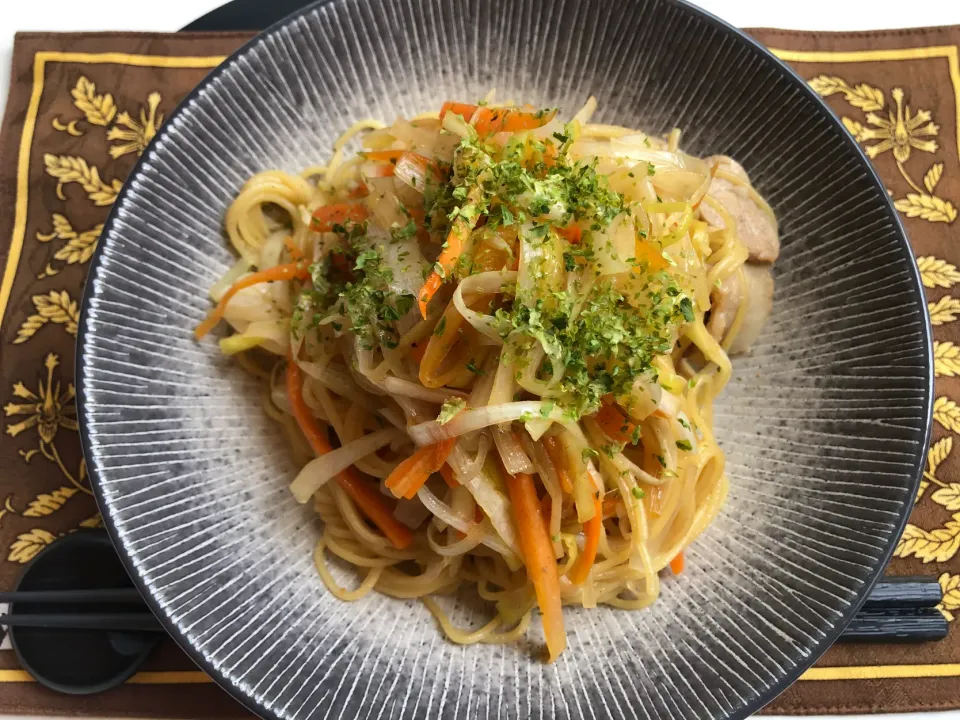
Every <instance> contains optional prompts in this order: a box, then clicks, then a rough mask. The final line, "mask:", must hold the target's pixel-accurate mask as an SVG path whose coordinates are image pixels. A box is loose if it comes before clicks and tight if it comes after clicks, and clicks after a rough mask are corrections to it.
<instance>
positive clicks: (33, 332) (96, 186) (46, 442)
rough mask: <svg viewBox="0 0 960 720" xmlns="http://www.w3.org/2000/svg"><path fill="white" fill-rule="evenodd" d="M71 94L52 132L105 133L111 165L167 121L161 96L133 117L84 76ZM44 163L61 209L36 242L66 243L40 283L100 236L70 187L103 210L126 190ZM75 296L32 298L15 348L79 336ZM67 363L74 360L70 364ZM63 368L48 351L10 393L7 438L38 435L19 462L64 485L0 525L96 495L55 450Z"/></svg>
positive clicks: (44, 534) (63, 419)
mask: <svg viewBox="0 0 960 720" xmlns="http://www.w3.org/2000/svg"><path fill="white" fill-rule="evenodd" d="M70 95H71V97H72V100H73V105H74V107H75V111H76V113H77V114H76V116H74V117H62V116H57V117H55V118H54V119H53V121H52V122H51V126H52V128H53V129H54V130H56V131H58V132H63V133H64V134H65V135H67V136H69V137H70V138H80V137H83V136H85V135H87V134H88V133H89V132H92V131H99V132H103V133H104V135H105V137H104V142H103V143H102V145H103V147H105V148H106V151H107V153H108V154H109V156H110V157H111V158H113V159H117V158H120V157H123V156H124V155H128V154H129V155H134V156H139V155H140V154H141V153H142V152H143V151H144V149H146V146H147V144H148V143H149V142H150V140H151V139H153V136H154V135H155V134H156V132H157V128H158V127H159V125H160V123H161V122H162V121H163V114H162V113H160V112H159V107H160V103H161V101H162V96H161V94H160V93H159V92H151V93H149V95H147V98H146V104H145V105H143V106H141V107H140V108H139V109H138V111H137V116H136V119H135V118H134V116H133V115H131V114H130V113H129V112H127V111H120V110H119V108H118V107H117V103H116V101H115V100H114V97H113V95H112V94H111V93H109V92H101V91H100V90H98V88H97V85H96V84H95V83H94V82H93V81H92V80H90V79H89V78H88V77H87V76H85V75H82V74H81V75H79V76H78V77H77V79H76V81H75V84H74V85H73V88H72V90H71V91H70ZM43 162H44V167H45V172H46V175H47V176H48V180H49V182H50V183H51V184H52V185H53V186H54V187H55V192H56V197H57V199H58V200H59V201H61V203H62V207H58V208H57V209H56V211H55V212H52V213H51V215H50V232H37V233H36V235H35V238H34V239H35V240H36V242H38V243H52V242H58V243H62V244H60V245H59V247H58V248H57V250H56V252H55V253H54V254H53V260H54V261H56V264H54V263H47V265H46V267H45V268H44V269H43V271H41V272H40V273H39V274H37V276H36V279H37V280H38V281H41V280H46V279H47V278H50V277H53V276H55V275H58V274H59V273H60V272H61V270H62V269H63V268H64V266H67V265H84V264H86V263H87V262H89V260H90V258H91V257H93V253H94V251H95V250H96V247H97V241H98V240H99V238H100V233H101V231H102V230H103V223H97V224H95V225H94V226H93V227H90V228H87V229H80V230H78V229H75V228H74V225H73V223H72V222H71V221H70V219H69V218H68V215H67V213H69V211H70V208H71V203H75V202H77V201H76V200H74V199H70V198H68V195H67V194H66V188H67V186H69V185H71V184H76V185H77V186H79V187H80V188H81V189H82V191H83V193H84V194H85V195H86V198H85V199H83V200H81V201H80V202H84V201H85V202H89V203H92V204H93V205H94V206H95V207H102V208H108V207H109V206H110V205H112V204H113V202H114V201H115V200H116V198H117V194H118V193H119V191H120V189H121V187H122V186H123V182H122V180H120V179H116V178H114V179H110V180H106V179H104V177H103V174H102V173H101V171H100V169H99V167H98V165H97V164H96V163H97V162H98V160H97V159H95V158H87V157H83V156H81V155H79V154H76V155H74V154H56V153H46V154H44V156H43ZM73 197H75V196H73ZM38 284H39V283H38ZM71 290H72V288H71V289H68V288H67V287H60V288H56V287H54V288H52V289H45V290H44V291H43V292H40V293H38V294H35V295H33V296H32V297H31V298H30V299H31V302H32V303H33V310H34V312H33V313H32V314H30V315H29V316H28V317H27V319H26V320H24V321H23V322H22V323H21V324H20V326H19V328H18V329H17V334H16V338H15V339H14V340H13V344H15V345H22V344H24V343H28V342H30V341H31V340H32V339H34V338H35V337H36V336H37V334H38V333H40V332H42V331H43V329H44V328H46V327H48V326H58V327H59V328H61V330H62V331H63V332H66V333H67V334H68V335H71V336H73V337H76V335H77V326H78V323H79V319H80V317H79V316H80V307H79V297H75V296H74V295H72V294H71ZM67 361H68V362H72V361H73V358H68V359H67ZM60 364H61V358H60V357H59V356H58V355H57V354H56V353H48V354H47V355H46V357H45V358H44V361H43V369H44V371H45V372H44V373H41V374H40V378H39V383H38V384H37V389H36V390H35V391H34V390H32V389H29V388H28V383H29V382H31V380H29V379H27V378H28V377H29V376H27V375H25V377H24V379H22V380H18V381H17V382H15V383H14V384H13V387H12V394H13V396H14V397H15V398H17V399H18V400H23V401H24V402H10V403H8V404H7V405H6V406H4V408H3V413H4V418H5V428H4V430H5V432H6V434H7V435H9V436H11V437H15V438H16V437H22V436H23V434H24V433H35V435H36V438H35V439H36V445H35V446H33V447H30V448H29V449H22V448H21V449H19V450H18V454H19V456H20V458H21V460H22V461H23V462H25V463H30V462H34V461H36V460H37V458H38V457H41V458H43V459H45V460H46V461H48V462H50V463H51V464H52V467H53V469H55V471H56V473H58V474H59V478H60V485H59V487H53V488H48V489H45V490H44V491H42V492H40V493H39V494H37V495H36V496H35V497H34V498H33V499H32V500H28V501H26V503H25V505H24V506H23V508H22V509H21V510H18V509H17V507H16V503H15V502H14V498H13V496H8V497H6V498H5V499H4V501H3V508H2V509H0V523H2V521H3V519H4V517H5V516H8V515H19V516H20V517H21V518H34V519H39V518H45V517H49V516H51V515H53V514H55V513H57V512H58V511H59V510H61V509H62V508H64V507H65V506H67V505H68V503H69V502H70V500H71V498H73V497H75V496H77V495H78V494H80V495H91V494H92V493H91V491H90V487H89V481H88V478H87V472H86V465H85V464H84V461H83V459H82V458H81V459H80V461H79V464H78V466H77V467H76V468H71V467H67V465H66V464H65V462H64V460H63V458H62V456H61V453H60V451H59V450H58V449H57V436H58V434H59V433H61V432H71V433H76V432H77V419H76V412H77V411H76V405H75V390H74V386H73V383H69V382H68V383H63V382H62V381H61V380H60V378H59V366H60ZM25 370H26V368H25ZM74 441H75V439H74ZM101 525H102V521H101V518H100V516H99V514H95V515H92V516H91V517H89V518H87V519H86V520H83V521H82V522H80V523H79V525H78V526H77V527H100V526H101ZM57 536H58V535H57V534H54V533H53V532H51V531H50V530H48V529H45V528H43V527H34V528H32V529H30V530H28V531H27V532H22V533H20V534H18V535H17V536H16V538H15V539H14V541H13V542H12V543H10V545H9V547H8V548H7V549H6V560H7V561H8V562H14V563H26V562H29V561H30V560H32V559H33V558H34V557H35V556H36V554H37V553H38V552H40V550H42V549H43V548H44V547H45V546H46V545H48V544H49V543H51V542H53V541H54V540H55V539H56V538H57Z"/></svg>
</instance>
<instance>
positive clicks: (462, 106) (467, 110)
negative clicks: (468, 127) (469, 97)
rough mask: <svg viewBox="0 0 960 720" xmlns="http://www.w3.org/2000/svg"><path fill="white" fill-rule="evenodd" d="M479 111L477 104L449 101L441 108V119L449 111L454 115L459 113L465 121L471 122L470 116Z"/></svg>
mask: <svg viewBox="0 0 960 720" xmlns="http://www.w3.org/2000/svg"><path fill="white" fill-rule="evenodd" d="M476 111H477V106H476V105H470V104H469V103H458V102H453V101H448V102H445V103H444V104H443V106H442V107H441V108H440V119H441V120H443V118H444V116H445V115H446V114H447V113H448V112H449V113H453V114H454V115H459V116H460V117H462V118H463V119H464V120H465V121H467V122H470V118H472V117H473V114H474V113H475V112H476Z"/></svg>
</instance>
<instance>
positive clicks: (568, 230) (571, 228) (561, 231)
mask: <svg viewBox="0 0 960 720" xmlns="http://www.w3.org/2000/svg"><path fill="white" fill-rule="evenodd" d="M554 230H556V231H557V235H559V236H560V237H562V238H566V240H567V242H569V243H570V244H571V245H579V244H580V241H581V240H582V239H583V231H582V230H581V229H580V226H579V225H567V227H565V228H554Z"/></svg>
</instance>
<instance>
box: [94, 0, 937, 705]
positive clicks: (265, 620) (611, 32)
mask: <svg viewBox="0 0 960 720" xmlns="http://www.w3.org/2000/svg"><path fill="white" fill-rule="evenodd" d="M491 87H496V88H497V90H498V94H499V96H500V97H510V98H515V99H517V100H519V101H525V102H530V103H532V104H534V105H537V106H558V107H560V108H562V109H563V111H564V112H566V113H568V114H569V113H572V112H574V111H575V110H576V109H577V108H579V106H580V105H581V104H582V103H583V101H585V100H586V98H587V97H588V96H589V95H591V94H594V95H596V96H597V98H598V99H599V102H600V107H599V113H598V116H597V119H598V121H599V122H617V123H621V124H625V125H630V126H635V127H642V128H644V129H647V130H651V131H666V130H668V129H669V128H671V127H673V126H678V127H681V128H683V130H684V135H683V138H684V139H683V145H684V147H685V148H686V149H687V150H688V151H691V152H694V153H699V154H703V155H707V154H716V153H723V154H727V155H731V156H733V157H734V158H736V159H737V160H739V161H740V162H741V163H742V164H743V165H744V166H745V167H746V168H747V170H748V171H749V173H750V175H751V178H752V179H753V181H754V184H755V185H756V186H757V188H758V190H759V191H760V192H761V193H762V194H763V195H764V196H765V197H766V198H767V199H768V200H769V202H770V203H771V205H772V206H773V207H774V209H775V211H776V213H777V215H778V217H779V221H780V227H781V235H782V241H783V252H782V256H781V258H780V260H779V261H778V263H777V264H776V266H775V275H776V295H775V309H774V318H773V319H772V321H771V322H770V324H769V326H768V327H767V329H766V330H765V332H764V334H763V335H762V336H761V338H760V340H759V341H758V343H757V345H756V346H755V348H754V349H753V351H752V353H751V354H750V355H749V356H747V357H744V358H741V359H739V360H738V361H737V362H736V363H735V373H734V380H733V381H732V382H731V383H730V385H729V386H728V388H727V389H726V391H725V392H724V394H723V395H722V396H721V398H720V400H719V402H718V405H717V409H716V426H717V427H716V434H717V437H718V438H719V440H720V442H721V444H722V446H723V448H724V450H725V451H726V452H727V460H728V462H727V472H728V474H729V477H730V485H731V487H730V493H729V498H728V500H727V504H726V506H725V508H724V510H723V511H722V512H721V514H720V516H719V517H718V518H717V520H716V521H715V522H714V524H713V525H712V526H711V527H710V528H709V529H708V530H707V531H706V533H705V534H704V535H703V536H702V537H701V538H700V539H699V540H698V541H697V542H696V543H695V544H694V545H693V547H692V549H691V551H690V552H689V555H688V570H687V571H686V572H685V573H684V575H683V576H682V577H681V578H679V579H677V580H674V579H667V580H666V581H665V582H664V588H663V595H662V597H661V599H660V600H659V601H658V602H657V603H656V604H655V605H654V606H652V607H651V608H649V609H648V610H645V611H638V612H625V611H619V610H614V609H610V608H599V609H596V610H590V611H584V610H568V611H567V613H566V616H567V624H568V632H569V633H570V647H569V650H568V651H567V652H566V653H565V654H564V655H563V656H562V657H561V659H560V660H559V662H558V663H556V664H555V665H551V666H547V665H544V664H542V663H540V662H537V661H534V660H531V653H532V652H533V647H534V645H535V644H536V643H538V642H540V638H539V631H533V632H531V633H530V640H529V641H528V642H525V643H521V644H519V645H516V646H506V647H501V646H490V645H474V646H469V647H462V646H456V645H453V644H451V643H449V642H447V641H446V640H445V639H444V638H443V636H442V634H441V633H440V631H439V629H438V628H437V627H436V626H435V623H434V621H433V620H432V618H431V616H430V615H429V613H428V612H427V611H426V609H425V608H424V607H423V606H422V605H420V604H419V603H416V602H402V601H397V600H392V599H388V598H386V597H382V596H379V595H372V596H369V597H367V598H366V599H364V600H362V601H360V602H358V603H353V604H347V603H342V602H340V601H339V600H337V599H335V598H333V597H331V596H330V595H329V594H328V593H327V592H326V591H325V590H324V588H323V586H322V584H321V582H320V580H319V579H318V577H317V576H316V573H315V570H314V568H313V563H312V558H311V556H312V552H313V546H314V543H315V540H316V538H317V526H316V520H315V518H314V516H313V515H312V513H311V512H309V511H308V510H304V509H303V508H301V507H300V506H298V505H296V503H295V502H294V501H293V499H292V497H291V496H290V495H289V493H288V491H287V489H286V486H287V484H288V482H289V480H290V479H291V478H292V477H293V474H294V472H295V468H293V467H292V466H291V464H290V462H289V460H288V459H287V454H286V447H285V444H284V441H283V439H282V437H281V435H280V433H279V432H278V431H277V428H276V427H274V425H273V423H272V421H270V420H269V419H268V418H267V417H266V415H265V413H264V412H263V409H262V406H261V393H262V389H261V387H260V386H259V385H258V384H257V383H256V382H254V381H253V380H252V379H250V378H249V377H248V376H246V375H245V374H243V373H242V372H240V371H239V370H237V369H236V368H235V367H233V366H232V365H231V363H230V362H229V361H228V360H227V359H225V358H223V357H222V356H221V355H220V353H219V350H218V348H217V346H216V342H215V341H214V340H207V341H204V342H202V343H196V342H194V340H193V335H192V329H193V327H194V326H195V325H196V324H197V323H198V322H199V321H200V320H201V319H202V318H203V316H204V314H205V313H206V311H207V310H208V308H209V299H208V296H207V290H208V288H209V287H210V285H211V284H212V283H213V282H214V281H215V280H217V279H218V278H219V276H220V275H221V274H222V273H223V272H225V271H226V270H227V268H228V267H229V266H230V265H231V264H232V262H233V258H232V256H231V254H230V252H229V251H228V250H227V245H226V243H225V241H224V237H223V233H222V230H221V227H222V222H223V216H224V212H225V209H226V207H227V205H228V204H229V202H230V201H231V199H232V198H233V196H234V195H235V193H236V192H237V190H238V188H239V187H240V186H241V185H242V184H243V183H244V182H245V180H246V179H247V178H248V177H249V176H251V175H252V174H254V173H256V172H258V171H260V170H264V169H268V168H282V169H285V170H289V171H298V170H300V169H302V168H303V167H305V166H307V165H311V164H316V163H317V162H319V161H322V160H324V159H325V158H327V157H329V155H330V148H331V146H332V143H333V141H334V140H335V139H336V138H337V137H338V136H339V134H340V133H341V132H342V131H343V130H345V129H346V128H347V127H348V126H350V125H351V124H352V123H353V122H354V121H355V120H357V119H360V118H365V117H374V118H378V119H381V120H384V121H387V122H389V121H391V120H392V119H393V118H394V117H395V116H397V115H403V116H408V117H409V116H411V115H414V114H416V113H418V112H421V111H423V110H424V109H428V108H435V107H438V106H439V104H440V103H441V102H442V101H444V100H446V99H451V98H453V99H469V98H475V97H480V96H482V95H483V94H485V93H486V92H487V90H489V89H490V88H491ZM924 312H925V308H924V304H923V301H922V296H921V293H920V289H919V282H918V279H917V276H916V272H915V269H914V266H913V262H912V257H911V255H910V251H909V249H908V246H907V244H906V241H905V239H904V237H903V234H902V230H901V229H900V227H899V224H898V221H897V219H896V217H895V215H894V213H893V211H892V209H891V207H890V205H889V202H888V200H887V198H886V195H885V193H884V191H883V188H882V186H881V185H880V184H879V182H878V180H877V179H876V177H875V175H874V174H873V172H872V171H871V170H870V168H869V166H868V165H867V163H866V161H865V160H864V158H863V156H862V154H861V153H860V152H859V150H858V149H857V148H856V146H855V145H854V143H853V142H852V141H851V140H850V139H849V138H848V137H847V136H846V135H845V134H844V131H843V130H842V129H841V127H840V125H839V123H838V122H837V121H836V120H835V119H834V118H833V117H832V116H831V115H830V114H829V112H828V111H827V110H826V109H825V107H824V106H823V104H822V103H821V102H820V101H819V100H817V99H816V98H815V97H814V96H813V94H812V93H811V92H810V91H808V90H807V89H806V88H805V87H804V86H803V84H802V82H801V81H800V80H799V79H797V78H796V77H795V76H793V75H792V74H791V73H790V72H789V71H787V70H786V69H785V68H784V67H783V66H781V65H780V64H779V63H777V62H776V61H775V60H774V59H773V58H772V56H770V55H769V54H767V53H766V52H765V51H763V50H761V49H760V48H759V47H757V46H756V45H755V44H753V43H752V41H750V40H748V39H746V38H745V37H744V36H742V35H740V34H739V33H737V32H736V31H733V30H731V29H730V28H728V27H726V26H724V25H723V24H721V23H719V22H717V21H715V20H714V19H712V18H710V17H708V16H706V15H704V14H702V13H701V12H700V11H697V10H695V9H693V8H690V7H688V6H686V5H681V4H677V3H675V2H671V1H669V0H629V1H626V0H624V1H621V2H619V3H616V4H614V3H612V2H607V1H606V0H581V1H579V2H572V1H571V0H465V1H463V2H457V3H451V2H439V1H438V0H349V1H346V0H340V1H336V2H330V3H326V4H322V5H319V6H315V7H314V8H312V9H309V10H307V11H305V12H303V13H301V14H300V15H298V16H297V17H295V18H294V19H291V20H289V21H287V22H286V23H285V24H283V25H282V26H279V27H276V28H274V29H272V30H270V31H268V32H267V33H266V34H265V35H263V36H261V37H259V38H258V39H257V40H255V41H254V42H253V43H252V44H250V45H249V46H247V47H246V48H245V49H244V50H242V51H241V52H240V53H239V54H238V55H237V56H236V57H235V58H233V59H232V60H231V61H230V62H228V63H227V64H226V65H225V66H223V67H222V68H221V69H219V70H217V71H215V72H214V73H213V74H212V75H211V77H210V78H209V79H208V80H207V81H206V82H205V83H204V84H203V85H202V86H201V87H200V88H199V89H198V90H197V91H196V92H194V94H193V95H191V97H190V98H188V100H187V101H186V102H185V103H184V104H183V105H182V106H181V108H180V110H179V111H178V112H177V113H175V114H174V115H173V116H172V117H171V118H170V119H169V120H168V121H167V123H166V124H165V126H164V127H163V128H162V130H161V132H160V134H159V135H158V137H157V138H156V140H155V142H154V143H153V145H152V146H151V148H150V149H148V151H147V152H146V153H145V154H144V157H143V159H142V161H141V163H140V165H139V166H138V168H137V170H136V171H135V173H134V174H133V175H132V176H131V178H130V180H129V181H128V183H127V185H126V187H125V189H124V191H123V193H122V195H121V197H120V199H119V200H118V202H117V204H116V207H115V209H114V212H113V214H112V216H111V219H110V221H109V223H108V226H107V228H106V230H105V232H104V236H103V240H102V241H101V245H100V250H99V251H98V255H97V257H96V259H95V261H94V264H93V268H92V270H91V275H90V283H89V284H88V291H87V296H86V300H85V307H84V315H83V320H82V328H81V339H80V361H79V363H80V366H79V372H78V377H79V383H80V388H79V391H80V392H79V399H80V406H81V413H80V414H81V419H82V430H83V438H84V443H85V450H86V457H87V461H88V464H89V466H90V471H91V476H92V477H94V478H95V479H96V485H97V492H98V497H99V500H100V503H101V508H102V509H103V511H104V515H105V516H106V518H107V521H108V523H109V525H110V527H111V530H112V532H113V534H114V537H115V538H116V539H117V540H118V544H119V545H120V546H121V548H122V553H123V554H124V556H125V559H126V560H127V562H128V564H129V566H130V567H131V569H132V574H133V575H134V577H135V578H136V579H137V581H138V582H139V583H140V584H141V585H142V586H143V587H144V588H145V590H146V592H147V593H148V594H149V595H150V597H151V598H152V602H154V603H155V605H156V608H157V610H158V612H159V614H161V615H162V616H163V617H164V618H165V620H166V621H167V623H168V625H169V627H170V629H171V630H172V632H173V633H174V634H175V636H177V637H178V638H179V639H180V640H181V642H182V643H183V644H184V645H185V646H186V647H188V649H190V651H191V652H192V653H193V654H194V656H195V658H196V659H197V660H198V661H199V662H200V663H201V664H202V665H203V666H204V668H205V669H207V670H208V671H209V672H211V673H212V674H213V675H214V676H215V677H216V678H218V679H219V680H220V681H221V682H223V683H224V684H225V685H226V686H227V687H228V688H229V689H231V691H232V692H234V693H235V694H236V695H237V697H239V698H240V699H241V700H243V701H244V702H246V703H247V704H248V705H249V706H250V707H251V708H254V709H256V710H257V711H258V712H260V713H261V714H264V715H266V716H270V717H276V718H303V717H320V716H324V717H326V716H327V715H329V714H330V712H331V708H336V712H337V714H338V716H340V717H354V716H356V717H372V716H377V717H380V716H381V715H383V714H384V713H385V714H386V715H387V716H389V717H400V716H403V717H440V716H442V717H451V718H454V717H455V718H460V717H463V718H467V717H470V718H474V717H484V718H485V717H491V716H497V717H501V716H503V715H504V714H506V716H507V717H510V718H518V719H519V718H526V717H532V716H544V715H546V716H550V717H558V718H567V717H571V718H574V717H576V718H579V717H597V716H603V715H616V716H619V717H628V716H629V717H634V718H639V717H641V716H643V717H647V718H673V717H692V716H698V717H715V718H722V717H742V716H744V715H746V714H748V713H749V712H751V711H753V710H755V709H756V708H757V707H759V706H760V705H761V704H763V703H765V702H767V701H769V699H771V698H772V697H773V696H774V695H775V694H776V692H778V691H779V690H781V689H783V687H785V686H786V684H787V683H788V682H789V681H790V680H791V679H794V678H796V676H797V675H798V674H799V673H800V672H801V671H802V670H803V669H804V668H805V667H807V666H808V665H809V664H811V663H812V662H813V660H814V659H815V658H816V657H817V656H818V655H819V654H820V653H821V652H822V651H823V650H824V649H826V647H827V645H828V644H829V642H830V641H832V640H833V639H834V638H835V637H836V635H837V634H838V632H839V630H840V628H841V626H842V624H843V622H844V621H845V620H846V619H848V618H849V617H851V615H852V612H853V610H854V609H855V606H856V605H857V604H858V602H859V600H860V599H861V597H862V596H863V594H864V593H865V590H866V587H867V586H869V584H870V583H871V582H872V581H873V579H875V577H876V575H877V573H878V572H879V571H880V570H881V569H882V567H883V564H884V562H885V560H886V559H887V558H888V557H889V554H890V551H891V549H892V543H893V542H894V539H895V537H896V535H897V533H898V531H899V529H900V527H901V526H902V523H903V522H904V521H905V516H906V513H907V510H908V506H909V503H910V501H911V499H912V496H913V492H914V485H915V483H916V480H917V475H918V472H919V470H920V467H921V463H922V457H923V450H924V443H925V439H926V433H927V432H928V416H929V406H930V383H931V368H930V360H929V356H928V355H929V351H928V336H927V326H926V320H925V315H924ZM341 580H342V582H343V583H344V584H350V583H355V582H356V578H353V577H351V576H350V575H348V574H346V573H342V574H341ZM444 604H445V605H446V607H447V609H448V610H450V611H451V612H452V613H453V620H454V621H455V622H457V623H459V624H469V623H471V622H476V621H477V619H478V611H477V606H476V603H473V602H471V601H470V599H469V598H468V597H459V598H450V599H445V600H444Z"/></svg>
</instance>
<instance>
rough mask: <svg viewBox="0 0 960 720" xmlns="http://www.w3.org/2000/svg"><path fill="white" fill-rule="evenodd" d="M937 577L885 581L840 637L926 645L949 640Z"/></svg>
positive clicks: (842, 638)
mask: <svg viewBox="0 0 960 720" xmlns="http://www.w3.org/2000/svg"><path fill="white" fill-rule="evenodd" d="M941 600H943V589H942V588H941V587H940V583H939V582H938V581H937V579H936V578H935V577H932V576H931V577H922V576H921V577H885V578H881V579H880V580H879V581H878V582H877V584H876V585H874V586H873V589H872V590H871V591H870V594H869V595H868V596H867V599H866V601H864V603H863V607H862V608H860V612H858V613H857V614H856V616H855V617H854V618H853V620H852V621H851V622H850V624H849V625H847V627H845V628H844V630H843V633H842V634H841V635H840V640H841V641H844V642H908V641H909V642H923V641H929V640H942V639H943V638H945V637H946V636H947V632H948V630H949V625H948V624H947V619H946V618H945V617H944V616H943V613H941V612H940V611H939V610H938V609H937V605H938V604H939V603H940V601H941Z"/></svg>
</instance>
